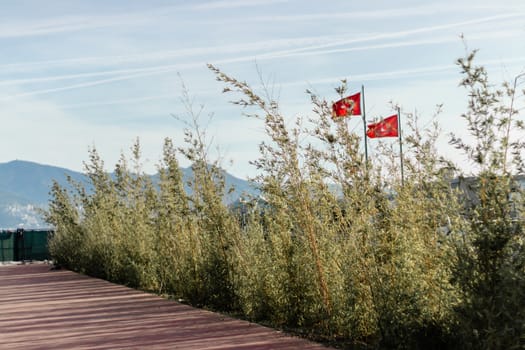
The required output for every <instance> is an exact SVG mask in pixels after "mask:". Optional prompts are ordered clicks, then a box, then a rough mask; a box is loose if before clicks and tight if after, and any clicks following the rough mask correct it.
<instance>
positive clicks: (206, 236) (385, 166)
mask: <svg viewBox="0 0 525 350" xmlns="http://www.w3.org/2000/svg"><path fill="white" fill-rule="evenodd" d="M472 60H473V56H471V57H467V58H465V60H462V61H460V62H459V63H460V66H461V68H462V71H463V73H464V74H465V75H466V78H465V80H464V81H463V83H464V85H465V86H466V87H467V88H468V89H470V90H469V94H470V96H471V103H470V105H469V110H468V112H467V113H466V114H465V116H464V117H465V119H466V120H467V124H468V125H469V126H470V128H471V131H472V134H473V135H474V139H475V140H478V143H477V144H474V145H469V144H467V143H466V142H463V140H461V139H459V138H457V137H453V138H452V141H453V143H454V144H455V145H456V146H457V147H458V148H459V149H461V150H462V151H465V153H466V154H467V156H470V157H471V159H473V161H475V162H477V164H478V165H479V167H480V172H479V181H478V182H477V187H476V188H475V193H476V195H477V196H478V198H479V200H480V205H478V206H474V207H469V206H467V205H466V204H465V202H464V201H463V198H464V197H463V194H461V193H459V192H458V191H456V190H453V189H451V187H450V180H451V176H452V175H453V172H454V167H453V165H452V164H451V162H449V161H447V160H446V159H444V158H443V157H441V156H440V155H439V154H438V152H437V147H436V143H437V139H438V136H439V128H438V126H437V125H432V126H431V127H430V128H429V129H426V130H421V129H419V128H418V127H417V116H414V115H410V114H405V116H406V117H407V118H408V120H409V123H408V126H409V128H408V130H406V136H405V145H404V146H405V149H406V154H405V159H404V160H405V166H406V169H405V179H404V181H403V182H402V181H401V179H400V176H399V175H397V174H399V168H398V164H399V163H398V154H397V153H396V152H395V151H394V150H393V148H390V147H388V145H387V144H386V143H384V144H383V146H382V147H380V149H381V152H380V154H379V155H378V156H377V157H376V158H374V159H372V161H370V162H368V163H366V161H365V159H364V157H363V154H362V153H361V150H360V143H361V141H362V140H361V139H360V137H359V136H357V135H355V134H353V133H351V132H349V131H348V128H347V127H346V125H345V124H344V123H340V122H333V121H332V120H331V119H330V112H331V111H330V105H329V104H328V103H327V102H326V101H325V100H323V99H321V98H320V97H318V96H316V95H315V94H312V93H309V95H310V98H311V101H312V106H313V116H311V117H310V118H305V119H298V120H297V122H296V123H295V124H294V125H293V126H292V127H289V126H288V125H287V123H286V120H285V117H284V116H283V115H282V113H281V112H280V110H279V105H278V103H277V101H275V100H273V99H272V98H271V95H270V94H265V93H264V91H263V93H262V94H258V93H256V92H255V91H254V90H253V89H252V88H251V87H250V86H249V85H247V84H246V83H244V82H240V81H238V80H236V79H234V78H232V77H230V76H228V75H226V74H224V73H223V72H222V71H220V70H219V69H217V68H215V67H213V66H210V69H211V70H212V71H213V72H214V73H215V74H216V77H217V79H218V80H219V81H221V82H223V83H224V84H226V88H225V91H228V92H229V93H233V94H237V96H238V97H237V100H236V102H235V103H236V104H238V105H240V106H241V107H243V108H247V109H248V110H249V112H250V113H251V114H252V115H253V116H255V117H257V118H258V119H259V120H260V121H261V123H262V124H263V125H264V127H265V130H266V134H267V135H268V137H269V141H267V142H263V143H261V145H260V151H261V152H260V157H259V158H258V159H256V160H254V161H253V164H254V166H255V167H256V168H257V169H258V170H259V175H258V176H257V177H256V178H255V179H254V181H255V182H256V183H257V184H258V186H259V188H260V191H261V193H262V196H261V197H262V198H264V200H261V199H254V200H252V201H249V202H247V203H243V205H245V206H246V209H247V213H246V215H244V217H243V218H242V219H243V220H240V218H239V217H237V216H236V215H237V214H236V213H235V211H234V210H231V209H230V208H228V207H227V206H226V205H225V204H224V202H223V200H222V198H223V196H224V194H225V193H226V192H227V191H228V189H226V188H225V185H224V179H223V175H222V171H221V169H220V164H219V163H218V162H217V161H212V160H211V159H209V156H208V154H207V149H208V145H207V140H206V135H205V130H202V129H201V128H200V125H201V124H200V120H199V117H200V111H194V109H193V106H192V105H191V103H190V102H189V101H190V99H188V98H187V96H186V97H185V99H184V101H185V105H186V107H187V111H188V119H187V120H190V122H189V124H188V128H187V129H186V134H185V135H186V139H185V141H186V144H187V146H186V147H183V148H178V149H176V148H175V147H174V146H173V143H172V141H171V140H169V139H166V141H165V145H164V150H163V158H162V161H161V163H160V164H159V167H158V170H159V180H158V184H153V183H152V182H151V181H150V180H149V177H148V176H146V175H145V174H144V173H143V172H142V170H141V166H140V164H141V162H140V146H139V144H138V142H137V143H136V144H135V145H134V146H133V147H132V157H131V161H129V160H127V159H126V157H124V156H122V159H121V161H120V162H119V163H118V164H117V165H116V167H115V171H114V173H113V175H112V176H110V175H109V174H107V173H106V172H105V171H104V170H103V169H104V164H103V162H102V160H101V159H100V157H99V155H98V154H97V152H96V151H95V150H92V151H91V153H90V160H89V162H88V163H87V164H86V173H87V175H88V176H89V179H90V183H91V184H90V186H91V188H83V187H82V186H80V185H79V184H75V186H73V188H74V190H73V191H72V192H71V193H68V192H67V191H66V190H65V189H64V188H62V187H61V186H59V185H58V184H56V183H55V184H54V186H53V189H52V200H51V203H50V209H49V212H48V213H47V220H48V221H49V222H50V223H52V224H53V225H54V226H55V228H56V234H55V236H54V238H53V239H52V241H51V242H50V249H51V252H52V254H53V256H54V258H55V259H56V260H57V261H58V262H59V263H62V264H64V265H66V266H68V267H70V268H72V269H75V270H78V271H81V272H84V273H88V274H92V275H96V276H100V277H103V278H107V279H110V280H113V281H116V282H119V283H124V284H128V285H130V286H133V287H137V288H141V289H145V290H150V291H155V292H158V293H162V294H167V295H171V296H174V297H177V298H182V299H184V300H187V301H188V302H190V303H191V304H194V305H197V306H204V307H209V308H213V309H216V310H222V311H227V312H233V313H236V314H241V315H243V317H246V318H248V319H251V320H254V321H259V322H264V323H266V324H270V325H272V326H275V327H280V328H284V329H288V330H291V331H294V332H297V333H302V334H304V335H305V336H309V337H312V338H315V339H319V340H324V341H328V342H332V343H334V344H339V345H340V346H342V347H347V348H362V349H376V348H388V349H393V348H399V349H432V348H435V349H438V348H439V349H441V348H467V347H470V348H486V349H491V348H492V349H493V348H512V347H519V346H522V345H523V339H524V335H525V330H524V328H523V325H524V324H525V323H524V322H523V320H524V318H523V315H524V314H525V312H524V304H523V300H525V298H524V296H523V291H524V290H525V289H524V288H523V286H524V282H525V278H524V266H525V264H524V261H525V260H524V251H523V231H522V228H521V213H522V207H523V203H522V201H521V198H522V197H516V196H515V193H517V192H516V189H515V184H513V176H512V174H511V172H510V169H513V170H514V171H518V170H519V169H521V168H520V166H521V163H520V160H521V158H520V157H519V156H520V150H521V149H522V145H521V144H520V143H519V142H517V143H516V142H514V143H513V142H511V141H510V139H509V138H508V133H505V130H507V126H508V124H506V123H511V121H512V118H508V117H507V116H509V115H510V116H515V111H512V110H508V109H505V108H504V106H505V103H506V102H507V101H506V100H505V99H504V98H500V97H501V96H512V97H513V98H514V96H515V92H514V91H511V89H506V90H504V91H506V95H505V93H504V92H497V91H496V92H494V93H493V94H492V95H491V94H489V92H488V90H489V88H490V87H489V85H488V83H487V81H486V80H485V75H484V71H483V70H482V68H479V67H475V66H474V65H473V63H472ZM508 87H509V86H508V85H507V88H508ZM344 90H345V85H344V84H343V86H342V87H341V88H340V90H339V92H341V93H344ZM263 95H264V96H270V97H268V98H262V97H260V96H263ZM490 116H493V117H490ZM498 116H499V117H501V118H500V119H498ZM476 118H477V119H476ZM483 118H485V119H483ZM480 123H481V125H485V129H483V128H481V127H480V125H479V124H480ZM491 132H492V134H491ZM487 135H488V136H487ZM491 135H492V136H491ZM498 135H499V136H498ZM501 135H503V136H501ZM487 137H488V138H487ZM491 137H492V138H491ZM506 137H507V138H506ZM498 142H499V143H498ZM495 144H501V145H503V146H504V147H507V150H506V151H504V152H501V151H499V150H498V148H497V146H494V145H495ZM503 155H504V156H503ZM507 155H510V156H511V157H513V159H514V161H513V162H510V161H508V160H507V159H506V157H507ZM180 156H182V157H185V158H186V159H188V160H190V161H191V162H192V164H193V166H192V169H193V174H194V175H193V178H192V179H191V181H190V182H189V183H188V184H187V185H189V186H190V188H191V193H190V194H188V193H186V192H185V190H184V185H185V184H184V183H183V179H182V174H181V172H180V170H179V162H178V157H180ZM129 163H131V165H130V164H129ZM334 188H336V189H337V190H335V191H334ZM511 194H512V195H511ZM511 209H512V213H511V211H510V210H511ZM516 213H518V216H516V215H517V214H516ZM511 214H512V215H511Z"/></svg>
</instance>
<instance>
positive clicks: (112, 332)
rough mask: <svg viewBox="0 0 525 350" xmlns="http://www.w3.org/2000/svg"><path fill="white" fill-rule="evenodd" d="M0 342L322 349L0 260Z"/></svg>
mask: <svg viewBox="0 0 525 350" xmlns="http://www.w3.org/2000/svg"><path fill="white" fill-rule="evenodd" d="M0 349H24V350H28V349H68V350H69V349H327V348H326V347H324V346H322V345H320V344H316V343H313V342H309V341H306V340H303V339H299V338H296V337H292V336H288V335H285V334H283V333H281V332H278V331H275V330H272V329H270V328H266V327H262V326H259V325H256V324H253V323H249V322H246V321H241V320H236V319H232V318H229V317H226V316H223V315H220V314H215V313H212V312H208V311H205V310H200V309H195V308H192V307H190V306H187V305H183V304H180V303H177V302H174V301H169V300H165V299H162V298H160V297H158V296H155V295H151V294H147V293H143V292H139V291H136V290H133V289H129V288H126V287H123V286H119V285H116V284H112V283H109V282H106V281H103V280H100V279H96V278H91V277H87V276H82V275H79V274H76V273H73V272H71V271H67V270H58V271H51V270H50V268H49V266H48V265H45V264H31V265H10V266H0Z"/></svg>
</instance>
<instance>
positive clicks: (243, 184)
mask: <svg viewBox="0 0 525 350" xmlns="http://www.w3.org/2000/svg"><path fill="white" fill-rule="evenodd" d="M181 170H182V172H183V176H184V179H185V182H187V180H188V179H189V178H191V176H192V171H191V168H182V169H181ZM224 176H225V179H226V186H227V187H228V188H229V187H231V186H234V188H235V191H234V192H232V193H231V194H228V195H227V196H226V197H225V198H224V201H225V202H226V203H233V202H234V201H236V200H237V199H238V198H239V196H240V195H241V194H242V193H243V192H246V193H252V194H254V193H256V192H257V191H256V190H255V189H254V187H253V186H252V184H250V182H248V181H246V180H242V179H239V178H237V177H235V176H232V175H230V174H228V173H226V172H225V173H224ZM67 177H71V178H72V179H73V180H75V181H78V182H82V183H86V182H87V180H86V176H85V175H84V174H82V173H79V172H76V171H72V170H69V169H65V168H60V167H55V166H50V165H44V164H38V163H34V162H28V161H21V160H15V161H11V162H8V163H0V228H1V229H6V228H16V227H25V228H41V227H47V224H46V223H44V222H43V221H42V219H41V217H40V215H39V214H38V210H37V209H36V208H45V207H47V204H48V202H49V191H50V190H51V186H52V184H53V180H57V181H58V182H59V183H60V184H61V185H63V186H67ZM157 179H158V176H157V175H153V176H152V180H153V181H154V182H156V180H157ZM186 190H188V188H186Z"/></svg>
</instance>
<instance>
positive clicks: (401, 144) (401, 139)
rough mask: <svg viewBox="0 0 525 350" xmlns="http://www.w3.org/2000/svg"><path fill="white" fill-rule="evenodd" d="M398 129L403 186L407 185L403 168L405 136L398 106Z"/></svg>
mask: <svg viewBox="0 0 525 350" xmlns="http://www.w3.org/2000/svg"><path fill="white" fill-rule="evenodd" d="M397 131H398V134H399V159H400V162H401V186H404V185H405V173H404V169H403V137H402V134H401V112H400V110H399V107H397Z"/></svg>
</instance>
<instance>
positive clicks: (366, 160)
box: [361, 85, 368, 169]
mask: <svg viewBox="0 0 525 350" xmlns="http://www.w3.org/2000/svg"><path fill="white" fill-rule="evenodd" d="M361 98H362V100H363V111H362V113H361V114H362V116H363V139H364V140H365V167H366V169H368V140H367V139H368V137H367V136H366V112H365V86H364V85H361Z"/></svg>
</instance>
